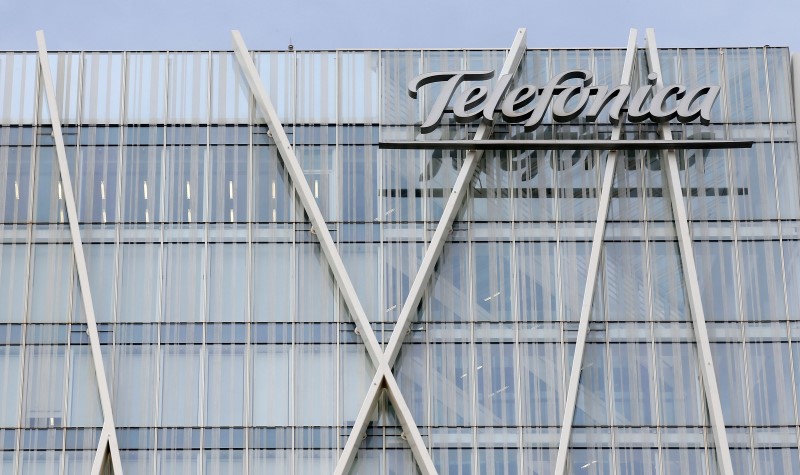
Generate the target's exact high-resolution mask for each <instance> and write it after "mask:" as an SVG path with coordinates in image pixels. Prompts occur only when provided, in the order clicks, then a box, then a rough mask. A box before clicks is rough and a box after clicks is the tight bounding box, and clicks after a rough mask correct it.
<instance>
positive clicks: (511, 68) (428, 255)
mask: <svg viewBox="0 0 800 475" xmlns="http://www.w3.org/2000/svg"><path fill="white" fill-rule="evenodd" d="M526 36H527V33H526V30H525V28H520V29H519V30H517V33H516V36H515V37H514V41H513V43H512V46H511V50H510V51H509V54H508V56H507V57H506V59H505V62H504V63H503V68H502V69H501V71H500V77H499V78H498V83H502V81H503V77H504V76H511V75H513V74H514V73H515V72H516V71H517V69H518V68H519V64H520V63H521V62H522V58H523V56H524V55H525V48H526V42H525V40H526ZM491 135H492V125H491V123H488V122H481V124H480V125H479V126H478V130H477V132H476V133H475V137H474V138H473V140H475V141H479V140H486V139H488V138H489V137H490V136H491ZM482 156H483V151H482V150H471V151H469V152H467V156H466V158H465V159H464V163H463V164H462V165H461V170H460V171H459V173H458V176H457V177H456V181H455V183H454V185H453V191H452V192H451V193H450V196H449V197H448V199H447V203H446V204H445V208H444V211H443V212H442V217H441V219H440V220H439V223H438V224H437V226H436V230H435V231H434V233H433V237H432V238H431V243H430V244H429V245H428V248H427V249H426V251H425V255H424V256H423V259H422V263H421V264H420V268H419V270H418V271H417V274H416V276H415V277H414V282H413V283H412V284H411V289H410V290H409V294H408V297H406V301H405V303H404V304H403V308H402V309H401V311H400V316H399V317H398V319H397V324H396V325H395V328H394V330H393V331H392V335H391V337H390V339H389V344H388V345H387V347H386V352H385V353H384V355H383V361H382V364H381V365H380V367H379V368H378V371H377V373H376V375H375V379H379V378H380V377H381V373H382V375H383V377H384V378H385V380H386V386H387V387H388V388H389V389H392V390H391V391H389V397H390V399H392V402H393V404H394V408H395V411H396V412H397V413H398V414H397V416H398V419H400V420H401V422H402V420H403V418H409V417H410V415H411V412H410V410H408V409H407V407H405V401H404V400H402V398H400V399H398V400H395V399H394V398H395V397H396V396H397V395H398V394H400V387H399V386H398V385H397V382H396V381H395V380H394V377H393V375H392V372H391V368H392V366H393V365H394V362H395V360H396V359H397V355H398V354H399V351H400V346H401V345H402V343H403V340H404V339H405V336H406V334H407V333H408V327H409V325H410V324H411V317H412V315H413V314H414V312H416V309H417V306H418V305H419V302H420V300H421V299H422V295H423V292H424V291H425V288H426V287H427V285H428V282H429V281H430V278H431V275H432V274H433V269H434V267H435V265H436V262H437V261H438V260H439V257H440V256H441V254H442V250H443V249H444V244H445V241H446V238H447V235H448V234H449V232H450V228H451V226H452V225H453V221H455V218H456V215H457V214H458V211H459V210H460V209H461V205H462V204H463V202H464V198H465V197H466V195H467V191H468V187H469V183H470V182H471V181H472V178H473V176H474V175H475V169H476V168H477V166H478V161H479V160H480V159H481V157H482ZM375 379H373V384H374V382H375ZM379 395H380V394H379V393H378V392H377V391H368V392H367V395H366V397H365V398H364V402H363V403H362V405H361V409H360V411H359V416H358V418H356V421H355V424H354V426H353V430H352V431H351V432H350V436H349V437H348V438H347V443H346V444H345V450H344V451H343V452H342V455H341V456H340V457H339V463H338V464H337V466H336V470H335V471H334V474H336V475H344V474H345V473H347V472H348V470H349V469H350V467H351V466H352V463H353V460H354V459H355V454H356V451H357V449H358V446H359V444H360V441H361V439H362V438H363V436H364V434H365V433H366V430H367V426H368V425H369V420H370V417H371V414H372V411H373V410H374V408H375V406H376V405H377V398H378V396H379ZM404 407H405V409H403V408H404ZM409 420H410V419H409ZM409 444H410V445H411V449H412V451H413V450H415V447H424V443H423V442H422V441H421V440H419V441H416V440H414V437H411V438H409ZM423 473H436V469H435V468H434V467H433V466H431V468H430V469H429V471H425V472H423Z"/></svg>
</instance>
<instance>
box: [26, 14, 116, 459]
mask: <svg viewBox="0 0 800 475" xmlns="http://www.w3.org/2000/svg"><path fill="white" fill-rule="evenodd" d="M36 41H37V43H38V48H39V67H40V70H41V73H42V84H43V86H44V90H45V96H46V97H47V106H48V111H49V112H50V120H51V122H52V127H53V138H54V139H55V144H56V157H57V159H58V170H59V173H60V175H61V185H62V186H61V188H62V190H63V193H64V203H65V204H66V208H67V218H68V220H69V232H70V235H71V237H72V250H73V253H74V255H75V267H76V268H77V271H78V284H79V287H80V291H81V301H82V303H83V310H84V313H85V314H86V326H87V332H88V333H89V342H90V344H91V348H92V361H93V362H94V373H95V377H96V379H97V388H98V390H99V392H100V406H101V408H102V411H103V421H104V422H103V431H102V433H101V437H100V443H99V444H98V447H97V452H98V454H97V455H96V456H95V459H94V463H93V464H92V475H97V474H99V473H100V469H101V468H102V467H101V465H102V460H103V458H104V457H105V452H106V447H109V448H110V452H111V465H112V467H113V469H114V473H115V474H116V475H122V463H121V461H120V456H119V446H118V444H117V432H116V426H115V425H114V415H113V413H112V410H111V397H110V396H109V391H108V382H107V381H106V372H105V368H104V365H103V355H102V353H101V351H100V339H99V338H98V336H97V320H96V319H95V314H94V305H93V304H92V292H91V289H90V288H89V274H88V272H87V270H86V257H85V255H84V253H83V241H82V240H81V232H80V227H79V225H78V211H77V206H76V205H75V194H74V193H73V191H72V179H71V178H70V174H69V165H68V164H67V152H66V149H65V148H64V137H63V135H62V134H61V119H60V118H59V115H58V101H57V100H56V93H55V88H54V87H53V76H52V74H51V73H50V60H49V59H48V57H47V45H46V44H45V40H44V32H43V31H41V30H39V31H37V32H36ZM101 453H102V455H100V454H101Z"/></svg>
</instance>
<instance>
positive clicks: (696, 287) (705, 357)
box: [646, 28, 733, 475]
mask: <svg viewBox="0 0 800 475" xmlns="http://www.w3.org/2000/svg"><path fill="white" fill-rule="evenodd" d="M646 36H647V50H646V52H647V64H648V66H649V69H650V71H651V72H653V73H655V74H656V75H657V78H656V86H655V87H656V89H660V88H662V87H664V82H663V80H662V77H661V63H660V61H659V59H658V48H657V47H656V37H655V31H654V30H653V29H652V28H648V29H647V32H646ZM659 133H660V135H661V138H663V139H664V140H672V130H671V129H670V126H669V123H663V124H661V125H660V126H659ZM666 159H667V160H666V161H667V166H666V167H664V174H665V175H666V179H667V185H668V186H669V197H670V202H671V204H672V215H673V219H674V221H675V231H676V233H677V235H678V246H679V248H680V253H681V264H682V265H681V268H682V269H683V277H684V282H686V294H687V300H688V301H689V311H690V313H691V315H692V326H693V327H694V336H695V340H696V341H697V349H698V353H699V354H698V357H699V359H700V360H699V363H700V364H699V365H700V373H701V374H702V376H703V388H704V389H705V394H706V405H707V406H708V414H709V418H710V419H711V429H712V431H713V433H714V440H715V442H716V452H717V464H718V465H719V469H720V472H722V473H724V474H726V475H728V474H733V464H732V462H731V453H730V447H729V445H728V434H727V432H726V430H725V420H724V418H723V415H722V402H721V400H720V396H719V386H718V385H717V376H716V372H715V371H714V360H713V358H712V355H711V343H710V342H709V340H708V329H707V328H706V318H705V312H704V311H703V301H702V300H701V294H700V284H699V281H698V279H697V266H696V264H695V260H694V248H693V247H692V235H691V232H690V231H689V220H688V217H687V216H686V204H685V203H684V200H683V191H682V188H681V180H680V175H679V173H678V158H677V155H676V154H675V151H674V150H670V151H668V152H667V153H666Z"/></svg>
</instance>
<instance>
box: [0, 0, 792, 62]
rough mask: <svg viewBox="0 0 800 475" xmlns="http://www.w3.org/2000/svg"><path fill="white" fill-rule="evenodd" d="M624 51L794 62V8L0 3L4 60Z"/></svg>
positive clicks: (501, 2)
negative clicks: (741, 52)
mask: <svg viewBox="0 0 800 475" xmlns="http://www.w3.org/2000/svg"><path fill="white" fill-rule="evenodd" d="M520 26H524V27H527V28H528V46H529V47H575V46H607V47H608V46H610V47H624V45H625V40H626V38H627V32H628V28H630V27H636V28H639V29H640V33H641V34H642V35H643V33H644V28H646V27H654V28H656V33H657V38H658V43H659V46H662V47H669V46H673V47H674V46H753V45H764V44H769V45H772V46H789V47H791V48H792V50H793V51H797V52H800V0H747V1H744V0H727V1H725V0H667V1H652V0H651V1H648V0H606V1H588V0H580V1H578V0H571V1H564V0H561V1H558V0H554V1H549V2H543V1H539V0H527V1H520V0H494V1H474V0H469V1H465V0H460V1H459V0H426V1H419V0H406V1H401V0H395V1H382V0H373V1H364V0H358V1H356V0H343V1H322V0H313V1H301V2H291V1H271V0H262V1H253V0H227V1H225V0H223V1H220V0H215V1H210V0H160V1H159V0H127V1H118V0H50V1H42V0H0V50H19V49H26V50H29V49H35V46H36V42H35V35H34V33H35V31H36V30H37V29H44V30H45V33H46V36H47V43H48V47H49V49H51V50H67V49H68V50H91V49H94V50H98V49H100V50H107V49H112V50H137V49H138V50H150V49H161V50H164V49H171V50H182V49H193V50H205V49H230V48H231V46H230V30H231V29H239V30H241V31H242V34H243V35H244V38H245V41H246V42H247V45H248V47H250V48H251V49H284V48H286V46H287V44H288V43H289V38H291V39H292V42H293V43H294V45H295V47H296V48H298V49H346V48H420V47H425V48H435V47H447V48H450V47H508V46H509V44H510V42H511V39H512V38H513V35H514V31H515V30H516V28H517V27H520Z"/></svg>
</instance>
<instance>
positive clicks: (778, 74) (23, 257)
mask: <svg viewBox="0 0 800 475" xmlns="http://www.w3.org/2000/svg"><path fill="white" fill-rule="evenodd" d="M506 54H507V51H504V50H421V51H420V50H396V51H395V50H381V51H314V52H307V51H292V52H254V53H253V54H252V56H253V59H254V62H255V64H256V67H257V70H258V73H259V75H260V77H261V80H262V82H263V84H264V87H265V89H266V91H267V94H268V95H269V97H270V100H271V101H272V102H273V104H274V106H275V108H276V110H277V112H278V116H279V118H280V120H281V122H282V123H283V126H284V127H285V130H286V132H287V134H288V136H289V139H290V141H291V143H292V146H293V148H294V150H295V152H296V154H297V157H298V159H299V161H300V163H301V165H302V167H303V171H304V173H305V178H306V180H307V182H308V185H309V187H310V189H311V191H312V193H313V195H314V198H315V199H316V200H317V203H318V204H319V207H320V209H321V210H322V213H323V215H324V218H325V220H326V221H327V223H328V227H329V230H330V232H331V234H332V236H333V239H334V240H335V242H336V245H337V248H338V250H339V253H340V254H341V256H342V260H343V261H344V264H345V267H346V268H347V271H348V272H349V274H350V278H351V279H352V281H353V284H354V286H355V290H356V293H357V294H358V297H359V299H360V301H361V303H362V305H363V307H364V309H365V311H366V314H367V316H368V317H369V319H370V322H371V324H372V327H373V330H374V331H375V334H376V336H377V338H378V341H379V343H380V344H381V345H382V346H383V347H384V348H385V347H386V344H387V343H388V341H389V337H390V335H391V334H392V330H393V329H394V328H395V324H396V322H397V319H398V316H399V314H400V310H401V308H402V307H403V304H404V302H405V300H406V297H407V296H408V294H409V289H410V286H411V283H412V281H413V280H414V278H415V275H416V274H417V270H418V269H419V267H420V263H421V261H422V257H423V255H424V252H425V249H426V247H427V245H428V244H429V242H430V240H431V237H432V235H433V231H434V229H435V227H436V225H437V223H438V222H439V219H440V218H441V216H442V213H443V209H444V205H445V202H446V199H447V197H448V196H449V195H450V193H451V192H452V188H453V185H454V182H455V178H456V175H457V173H458V170H459V169H460V166H461V163H462V161H463V159H464V156H465V154H464V152H455V151H453V152H450V151H442V150H438V151H437V150H434V151H417V150H387V149H379V148H378V142H379V140H382V141H384V140H409V139H414V138H417V139H422V138H423V136H421V135H420V134H419V125H420V123H421V122H422V120H423V118H424V117H425V116H426V115H427V112H428V110H429V109H430V107H431V105H432V102H433V100H434V99H435V98H436V95H437V94H438V91H439V89H440V88H441V85H435V84H434V85H429V86H426V88H425V89H424V90H423V92H422V93H421V94H420V98H419V99H412V98H410V97H409V96H408V94H407V89H406V85H407V83H408V81H409V80H410V79H411V78H413V77H415V76H417V75H419V74H421V73H424V72H430V71H442V70H465V69H495V70H499V69H500V67H501V65H502V63H503V60H504V58H505V56H506ZM659 55H660V60H661V63H662V68H663V75H664V81H665V83H682V84H686V85H689V86H691V85H695V84H714V85H716V84H719V85H720V86H721V93H720V96H719V98H718V100H717V102H716V103H715V106H714V108H713V111H712V123H711V124H710V125H709V126H702V125H700V124H698V123H688V124H681V123H678V122H677V121H676V122H674V123H673V124H671V128H672V132H673V134H674V135H675V138H679V139H680V138H687V139H692V138H694V139H749V140H754V141H755V144H754V146H753V147H752V148H751V149H739V150H686V151H681V152H679V154H678V158H679V163H680V174H681V180H682V186H683V188H684V189H683V191H684V195H685V198H686V202H687V207H688V209H687V211H688V215H689V220H690V228H691V232H692V239H693V247H694V253H695V259H696V261H697V270H698V273H699V283H700V287H701V292H702V303H703V307H704V310H705V315H706V319H707V321H708V331H709V338H710V342H711V347H712V351H713V356H714V364H715V365H716V374H717V382H718V385H719V388H720V396H721V402H722V410H723V414H724V417H725V424H726V427H727V434H728V439H729V442H730V447H731V454H732V457H733V461H734V467H736V468H737V470H739V471H740V473H800V453H799V452H798V440H799V439H800V419H798V398H799V397H800V394H799V393H800V174H799V170H798V167H799V164H798V149H797V136H796V131H797V128H796V125H795V116H794V106H793V93H792V83H791V68H790V55H789V51H788V50H787V49H785V48H772V47H758V48H734V49H727V48H725V49H662V50H659ZM624 57H625V51H624V49H592V50H589V49H586V50H557V49H553V50H535V49H532V50H528V51H527V52H526V55H525V56H524V58H523V62H522V65H521V67H520V70H519V71H518V72H517V73H516V76H515V79H514V83H515V84H519V85H521V84H536V85H544V84H545V83H546V82H547V81H548V80H549V79H550V78H551V77H552V76H553V75H555V74H556V73H559V72H562V71H565V70H567V69H576V68H581V69H588V70H591V71H593V73H594V75H595V82H596V83H597V84H605V85H609V86H613V85H617V84H619V82H620V77H621V74H622V65H623V60H624ZM48 58H49V62H50V65H49V66H50V69H51V71H52V72H53V81H54V86H55V93H56V97H57V102H58V104H57V107H58V111H59V117H60V120H61V122H62V124H63V136H64V141H65V146H66V156H67V162H68V166H69V169H70V174H71V177H72V186H73V191H74V195H75V200H76V205H77V216H78V220H79V222H80V234H81V238H82V240H83V247H84V252H85V261H86V265H87V271H88V276H89V283H90V287H91V294H92V297H93V306H94V311H95V314H96V319H97V329H98V335H99V339H100V345H101V352H102V356H103V360H104V366H105V371H106V376H107V380H108V385H109V394H110V397H111V404H112V408H113V414H114V421H115V424H116V427H117V429H116V433H117V438H118V440H119V445H120V454H121V460H122V467H123V469H124V473H125V474H151V473H159V474H200V473H207V474H217V473H222V474H243V473H276V474H284V473H286V474H290V473H296V474H323V473H332V472H333V469H334V467H335V466H336V463H337V460H338V458H339V456H340V455H341V453H342V450H343V448H344V445H345V442H346V440H347V437H348V435H349V434H350V430H351V428H352V426H353V425H354V423H355V420H356V416H357V415H358V412H359V410H360V408H361V405H362V401H363V400H364V396H365V395H366V393H367V390H368V388H369V386H370V383H371V381H372V378H373V376H374V374H375V366H374V364H373V363H372V360H371V359H370V357H369V355H368V353H367V350H366V349H365V347H364V344H363V343H362V340H361V337H360V335H359V332H357V331H356V327H355V324H354V323H353V319H352V317H351V316H350V314H349V312H348V310H347V307H346V305H345V304H344V299H343V297H342V294H341V292H340V289H339V288H338V287H337V284H336V280H335V279H334V277H333V275H332V273H331V270H330V268H329V265H328V261H327V260H326V258H325V255H324V254H323V252H322V250H321V247H320V244H319V240H318V238H317V234H316V232H314V230H313V229H312V226H311V224H310V222H309V219H308V217H307V215H306V213H305V212H304V210H303V208H302V206H301V205H300V202H299V200H298V199H297V198H296V197H295V188H294V186H295V184H294V183H292V180H291V179H290V178H289V175H288V173H287V171H286V169H285V168H284V164H283V162H282V157H281V156H280V154H279V153H278V148H277V147H276V144H275V142H274V137H273V133H272V131H270V130H268V127H267V126H266V125H264V122H263V120H262V119H261V118H260V115H259V113H258V112H257V108H256V107H255V105H254V102H253V99H252V95H251V94H250V92H249V89H248V87H247V84H246V82H245V81H244V78H243V77H242V75H241V73H240V71H239V68H238V65H237V62H236V59H235V57H234V55H233V53H230V52H224V51H211V52H208V51H206V52H80V53H74V52H58V53H55V52H53V53H49V56H48ZM37 61H38V60H37V55H36V54H35V53H26V52H8V53H2V54H0V444H2V446H0V473H9V474H12V473H20V474H26V475H27V474H48V475H49V474H62V473H63V474H85V473H89V470H90V467H91V465H92V461H93V459H94V456H95V451H96V449H97V445H98V441H99V440H100V436H101V428H102V426H103V420H104V419H103V414H102V411H101V404H100V397H99V389H98V384H97V382H96V378H95V370H94V363H93V360H92V354H91V347H90V342H89V337H88V335H87V320H86V314H85V311H84V308H83V303H82V299H81V293H80V290H81V289H80V283H79V281H78V276H77V268H76V262H75V258H74V255H73V245H72V240H71V237H70V233H69V227H68V216H67V210H66V204H65V193H64V189H63V188H62V182H61V179H60V173H59V168H58V164H57V155H56V150H55V139H54V136H53V131H52V127H51V119H50V114H49V113H48V109H47V98H46V96H45V92H44V88H43V86H42V79H41V77H40V75H39V72H38V71H39V65H38V62H37ZM635 64H636V65H635V69H634V82H633V84H634V89H635V88H636V87H638V86H641V85H644V84H645V82H646V71H647V66H646V59H645V53H644V50H642V49H640V50H639V51H638V53H637V57H636V61H635ZM494 81H496V79H494V80H492V81H490V82H489V84H493V83H494ZM546 117H547V116H546ZM475 130H476V124H467V125H464V124H458V123H456V122H455V121H454V120H453V118H452V114H445V118H444V121H443V124H442V126H441V127H440V128H439V129H438V130H437V131H436V132H434V133H433V134H430V135H428V136H425V137H426V138H432V139H465V138H470V137H471V136H472V134H473V133H474V131H475ZM622 133H623V137H624V138H628V139H655V138H657V128H656V126H655V124H652V123H649V122H645V123H642V124H626V125H625V126H624V128H623V132H622ZM610 134H611V125H610V124H609V123H608V117H605V118H601V120H599V121H598V123H590V122H587V121H586V120H585V117H579V118H578V119H575V120H574V121H572V122H570V123H568V124H555V123H552V121H551V119H549V118H547V119H546V120H545V123H544V124H543V125H542V126H541V127H539V128H538V129H537V130H536V131H534V132H524V131H523V130H522V128H521V127H518V126H508V125H504V124H502V123H499V124H498V125H497V126H496V127H495V131H494V136H493V138H500V139H502V138H528V139H557V138H561V139H575V138H584V139H605V138H608V137H610ZM607 154H608V152H602V151H489V152H486V154H485V156H484V158H483V159H482V161H481V163H480V165H479V168H478V171H477V172H476V176H475V177H474V179H473V180H472V182H471V183H470V187H469V191H468V196H467V199H466V200H465V203H464V205H463V207H462V209H461V211H460V212H459V214H458V218H457V220H456V222H455V223H454V224H453V227H452V230H451V232H450V234H449V235H448V237H447V240H446V241H447V242H446V243H445V246H444V251H443V254H442V256H441V258H440V259H439V261H438V263H437V265H436V268H435V271H434V274H433V277H432V279H431V281H430V282H429V284H428V285H427V286H426V288H425V291H424V295H423V298H422V303H421V304H420V306H419V309H418V311H417V313H416V315H415V316H414V318H413V323H412V325H411V327H410V330H409V333H408V335H407V336H406V338H405V342H404V344H403V345H402V348H401V350H400V355H399V357H398V358H397V361H396V363H395V365H394V368H393V370H394V374H395V377H396V379H397V381H398V383H399V386H400V389H401V391H402V394H403V396H404V398H405V400H406V402H407V404H408V405H409V408H410V410H411V413H412V414H413V417H414V420H415V422H416V424H417V425H418V426H419V429H420V431H421V433H422V435H423V438H424V441H425V443H426V446H427V448H428V450H429V451H430V454H431V456H432V458H433V461H434V463H435V465H436V467H437V470H438V472H439V473H441V474H454V475H468V474H469V475H472V474H503V475H511V474H523V473H524V474H545V473H553V471H554V466H555V458H556V452H557V450H558V443H559V435H560V432H561V423H562V417H563V412H564V404H565V398H566V388H567V382H568V379H569V371H570V368H571V365H572V354H573V350H574V346H575V345H574V344H575V339H576V333H577V328H578V320H579V315H580V308H581V303H582V297H583V289H584V286H585V285H586V279H587V264H588V260H589V252H590V248H591V239H592V232H593V229H594V224H595V222H596V220H597V213H598V196H599V187H600V180H601V175H602V170H603V166H604V163H605V161H606V159H607ZM662 158H663V157H662V153H659V152H657V151H652V150H643V151H636V152H628V153H626V154H624V155H623V156H621V159H620V160H619V161H618V167H617V172H616V176H615V178H614V184H613V194H612V198H611V207H610V211H609V221H608V228H607V233H606V238H605V241H604V244H603V252H602V258H601V262H600V269H599V275H598V279H597V286H596V289H597V290H596V292H595V298H594V301H593V303H592V312H591V324H590V328H589V337H588V343H587V347H586V353H585V356H584V359H583V361H584V364H583V368H582V373H581V379H580V384H579V390H578V402H577V407H576V412H575V418H574V424H573V427H574V428H573V431H572V435H571V439H570V458H569V471H570V473H575V474H580V473H590V474H605V473H623V474H640V473H642V474H645V473H664V474H673V473H709V474H713V473H717V472H718V470H717V462H716V458H715V450H716V448H715V443H714V440H715V439H714V436H713V434H712V431H711V425H710V422H709V416H708V407H707V404H706V396H705V394H704V390H703V384H702V381H701V375H700V370H699V368H698V351H697V347H696V341H695V336H694V332H693V330H692V319H691V315H690V311H689V306H688V303H687V296H686V285H685V278H684V274H683V270H682V268H681V267H682V265H681V260H680V253H679V250H678V240H677V236H676V232H675V225H674V223H673V217H672V209H671V205H670V200H669V197H668V193H667V190H666V188H665V186H666V185H665V181H664V179H663V177H662ZM418 470H419V469H418V468H417V465H416V462H415V459H414V456H413V455H412V452H411V450H410V449H409V445H408V442H407V441H406V434H405V433H404V432H403V429H402V427H401V426H400V423H399V421H398V417H397V416H396V415H395V411H394V408H393V406H392V404H391V402H390V400H389V398H388V397H387V396H386V395H385V394H384V395H381V396H380V399H379V402H378V408H377V411H376V412H375V414H374V416H373V419H372V422H371V424H370V425H369V428H368V430H367V433H366V438H365V439H364V441H363V442H362V444H361V446H360V447H359V449H358V453H357V456H356V461H355V464H354V465H353V468H352V470H351V473H353V474H368V475H377V474H384V475H391V474H397V475H400V474H408V473H417V472H418Z"/></svg>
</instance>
